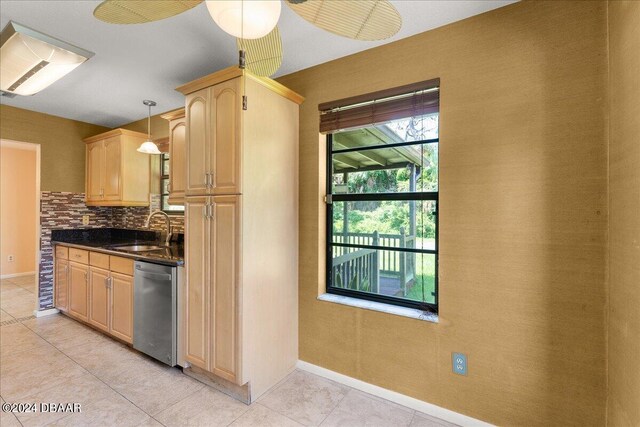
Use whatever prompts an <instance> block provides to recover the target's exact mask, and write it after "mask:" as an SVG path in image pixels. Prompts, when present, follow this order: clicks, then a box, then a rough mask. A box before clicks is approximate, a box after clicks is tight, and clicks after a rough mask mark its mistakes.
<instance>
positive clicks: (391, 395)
mask: <svg viewBox="0 0 640 427" xmlns="http://www.w3.org/2000/svg"><path fill="white" fill-rule="evenodd" d="M296 368H298V369H300V370H303V371H307V372H310V373H312V374H315V375H318V376H321V377H324V378H327V379H329V380H332V381H335V382H337V383H340V384H344V385H346V386H349V387H351V388H355V389H356V390H360V391H364V392H365V393H369V394H372V395H374V396H378V397H381V398H383V399H386V400H389V401H391V402H393V403H397V404H399V405H403V406H406V407H407V408H410V409H414V410H416V411H420V412H423V413H425V414H427V415H430V416H432V417H436V418H440V419H442V420H445V421H448V422H450V423H453V424H458V425H460V426H473V427H476V426H477V427H489V426H493V424H489V423H486V422H484V421H480V420H477V419H475V418H472V417H469V416H467V415H462V414H459V413H457V412H454V411H451V410H449V409H445V408H442V407H440V406H436V405H433V404H431V403H427V402H424V401H422V400H418V399H415V398H413V397H410V396H407V395H404V394H401V393H398V392H395V391H391V390H387V389H386V388H382V387H379V386H377V385H373V384H369V383H366V382H364V381H361V380H358V379H356V378H352V377H348V376H346V375H343V374H340V373H338V372H335V371H331V370H329V369H326V368H323V367H321V366H317V365H313V364H311V363H308V362H304V361H302V360H298V363H296Z"/></svg>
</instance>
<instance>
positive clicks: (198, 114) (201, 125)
mask: <svg viewBox="0 0 640 427" xmlns="http://www.w3.org/2000/svg"><path fill="white" fill-rule="evenodd" d="M185 102H186V107H185V114H186V142H187V143H186V145H187V150H186V153H187V165H186V168H187V169H186V180H187V182H186V191H187V195H203V194H206V193H207V192H208V191H209V187H208V185H207V181H208V178H207V177H208V173H209V162H208V159H207V155H208V152H209V148H208V143H209V114H208V111H209V89H208V88H206V89H202V90H200V91H198V92H194V93H192V94H190V95H187V97H186V100H185Z"/></svg>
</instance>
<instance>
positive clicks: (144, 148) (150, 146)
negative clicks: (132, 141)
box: [138, 99, 162, 154]
mask: <svg viewBox="0 0 640 427" xmlns="http://www.w3.org/2000/svg"><path fill="white" fill-rule="evenodd" d="M142 103H143V104H144V105H146V106H148V107H149V119H148V122H147V140H146V141H145V142H143V143H142V144H141V145H140V147H138V152H140V153H144V154H162V152H160V150H158V146H157V145H156V143H155V142H153V141H152V140H151V107H155V106H156V102H155V101H150V100H148V99H145V100H144V101H142Z"/></svg>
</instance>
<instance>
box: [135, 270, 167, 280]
mask: <svg viewBox="0 0 640 427" xmlns="http://www.w3.org/2000/svg"><path fill="white" fill-rule="evenodd" d="M135 274H136V276H142V277H146V278H147V279H158V280H171V275H170V274H163V273H150V272H148V271H144V270H136V273H135Z"/></svg>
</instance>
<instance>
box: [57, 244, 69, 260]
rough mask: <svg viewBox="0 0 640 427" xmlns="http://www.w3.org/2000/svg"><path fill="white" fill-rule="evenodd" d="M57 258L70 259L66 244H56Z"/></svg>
mask: <svg viewBox="0 0 640 427" xmlns="http://www.w3.org/2000/svg"><path fill="white" fill-rule="evenodd" d="M56 258H57V259H69V248H68V247H66V246H60V245H56Z"/></svg>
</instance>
